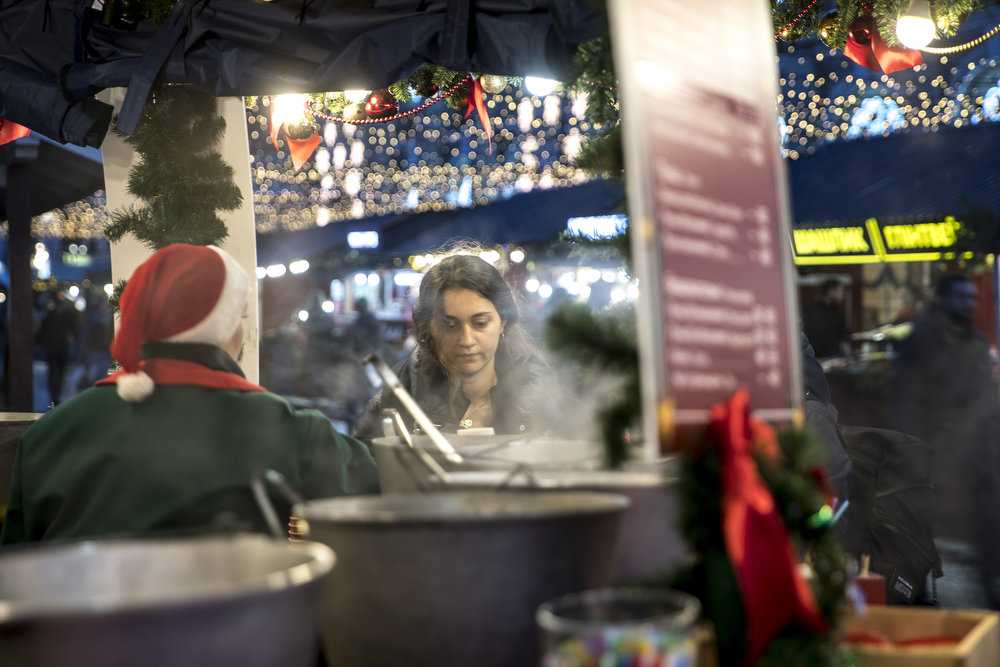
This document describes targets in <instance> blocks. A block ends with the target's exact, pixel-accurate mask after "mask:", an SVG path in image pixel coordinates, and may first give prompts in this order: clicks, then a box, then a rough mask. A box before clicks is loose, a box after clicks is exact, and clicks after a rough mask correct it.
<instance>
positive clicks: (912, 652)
mask: <svg viewBox="0 0 1000 667" xmlns="http://www.w3.org/2000/svg"><path fill="white" fill-rule="evenodd" d="M854 632H874V633H877V634H879V635H882V636H884V637H886V638H887V639H889V640H890V641H893V642H899V641H904V640H908V639H916V638H920V637H940V636H948V635H950V636H955V637H960V639H959V641H958V642H957V643H954V644H943V645H940V644H939V645H924V646H919V645H918V646H907V647H902V646H876V645H873V644H856V643H851V644H849V645H848V646H849V647H850V649H851V650H852V651H853V652H854V653H855V654H857V655H858V656H859V657H860V659H861V664H862V665H864V667H997V666H998V665H1000V615H998V614H997V613H994V612H988V611H973V610H966V609H935V608H930V607H900V606H886V605H868V608H867V613H866V614H865V615H864V616H854V615H848V616H847V617H845V619H844V623H843V629H842V631H841V635H842V636H845V635H848V634H850V633H854Z"/></svg>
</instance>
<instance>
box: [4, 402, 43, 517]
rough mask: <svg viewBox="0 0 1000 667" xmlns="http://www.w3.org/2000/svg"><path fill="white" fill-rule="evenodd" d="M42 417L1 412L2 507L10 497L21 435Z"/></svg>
mask: <svg viewBox="0 0 1000 667" xmlns="http://www.w3.org/2000/svg"><path fill="white" fill-rule="evenodd" d="M41 416H42V413H40V412H0V506H3V505H6V504H7V499H8V498H9V497H10V484H11V478H12V477H13V474H14V457H15V456H16V455H17V446H18V444H19V443H20V442H21V434H23V433H24V432H25V431H26V430H28V427H29V426H31V425H32V424H34V423H35V422H36V421H38V418H39V417H41Z"/></svg>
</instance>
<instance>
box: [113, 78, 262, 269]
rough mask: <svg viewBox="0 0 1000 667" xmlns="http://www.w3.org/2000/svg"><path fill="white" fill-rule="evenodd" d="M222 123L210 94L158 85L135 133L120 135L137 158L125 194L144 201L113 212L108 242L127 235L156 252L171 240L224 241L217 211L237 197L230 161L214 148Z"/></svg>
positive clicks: (237, 204)
mask: <svg viewBox="0 0 1000 667" xmlns="http://www.w3.org/2000/svg"><path fill="white" fill-rule="evenodd" d="M225 127H226V122H225V120H224V119H223V118H222V117H221V116H219V115H218V114H217V112H216V100H215V97H214V96H212V95H211V94H209V93H207V92H205V91H202V90H200V89H198V88H195V87H193V86H187V85H167V86H163V87H161V88H159V89H157V90H156V91H155V92H154V94H153V96H152V97H151V101H150V102H148V103H147V104H146V106H145V107H144V108H143V112H142V117H141V119H140V121H139V124H138V125H137V126H136V130H135V132H133V133H132V134H131V135H123V134H121V133H119V135H120V136H122V137H123V140H124V141H125V142H126V143H127V144H129V145H130V146H131V147H132V148H133V149H134V150H135V151H136V153H137V154H138V156H139V160H138V162H137V163H136V164H135V165H134V166H133V167H132V170H131V171H130V172H129V177H128V191H129V194H131V195H132V196H134V197H136V198H138V199H140V200H142V201H143V202H145V205H144V206H141V207H139V206H136V205H128V206H124V207H122V208H119V209H117V210H115V211H113V212H112V213H111V215H110V218H111V222H110V223H109V224H108V225H107V226H106V227H105V229H104V233H105V236H106V237H107V238H108V240H110V241H112V242H117V241H119V240H121V239H122V238H123V237H124V236H125V235H126V234H132V235H133V236H135V237H136V238H137V239H138V240H139V241H141V242H142V243H143V244H144V245H146V246H147V247H149V248H150V249H152V250H159V249H160V248H162V247H164V246H166V245H170V244H171V243H191V244H195V245H212V244H216V245H217V244H219V243H220V242H221V241H222V240H223V239H225V238H226V236H227V235H228V231H227V230H226V225H225V223H224V222H223V221H222V220H221V219H220V218H219V216H218V215H217V214H216V211H217V210H226V211H232V210H235V209H237V208H239V207H240V205H241V204H242V202H243V195H242V194H241V193H240V189H239V187H238V186H237V185H236V183H235V182H234V181H233V170H232V167H230V166H229V165H228V164H226V162H225V161H224V160H223V159H222V155H220V154H219V153H218V152H217V151H216V150H214V147H215V146H216V145H217V144H218V143H219V141H220V140H221V138H222V134H223V132H224V131H225ZM178 165H183V166H181V167H179V166H178Z"/></svg>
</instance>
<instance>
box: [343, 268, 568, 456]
mask: <svg viewBox="0 0 1000 667" xmlns="http://www.w3.org/2000/svg"><path fill="white" fill-rule="evenodd" d="M519 319H520V317H519V313H518V308H517V304H516V302H515V301H514V295H513V294H512V293H511V291H510V288H509V287H508V286H507V283H506V282H505V281H504V279H503V276H501V275H500V272H499V271H497V270H496V269H495V268H493V267H492V266H491V265H490V264H488V263H487V262H485V261H483V260H482V259H480V258H479V257H476V256H474V255H462V254H456V255H451V256H449V257H446V258H445V259H443V260H441V261H440V262H438V263H437V264H435V265H434V266H433V267H431V269H430V270H428V271H427V273H426V274H425V275H424V277H423V280H422V281H421V283H420V296H419V298H418V300H417V305H416V306H415V307H414V309H413V326H414V332H415V335H416V338H417V347H416V348H415V349H414V350H413V352H412V353H411V354H410V356H409V357H407V358H406V359H404V360H403V361H402V362H400V363H399V364H397V365H396V367H395V368H394V369H393V370H394V371H395V372H396V375H397V376H398V377H399V380H400V383H401V384H402V385H403V387H404V388H405V389H406V390H407V391H408V392H409V393H410V394H411V395H412V396H413V398H414V400H415V401H416V402H417V404H419V405H420V407H421V408H422V409H423V410H424V412H426V413H427V416H428V417H429V418H430V420H431V421H432V422H433V423H434V424H435V425H437V426H438V427H439V428H440V429H442V430H444V431H450V432H454V431H456V430H458V429H465V428H482V427H492V428H493V429H494V431H495V432H496V433H521V432H525V431H532V430H536V429H538V428H544V427H545V426H546V420H545V418H544V417H543V416H542V415H544V414H548V413H549V411H550V410H551V409H552V405H551V404H552V403H553V402H554V400H555V391H554V390H553V389H554V387H553V382H554V380H553V379H551V377H550V372H549V367H548V365H547V364H546V363H545V362H544V361H543V360H542V359H541V357H540V356H539V355H538V354H537V352H536V351H535V349H534V347H533V346H532V344H531V342H530V341H529V340H528V337H527V334H526V333H525V332H524V330H523V329H522V327H521V325H520V324H519ZM386 408H395V409H396V410H398V411H399V412H400V414H401V415H402V416H403V418H404V419H405V420H406V422H407V425H408V426H410V427H411V428H412V425H413V422H414V420H413V418H412V415H410V414H409V413H408V412H407V410H406V409H405V408H403V406H402V405H401V404H400V403H399V401H398V400H397V399H396V397H395V396H393V395H392V394H391V392H390V393H387V392H386V391H385V390H382V391H380V392H379V393H378V394H377V395H376V396H375V397H374V398H373V399H372V400H371V401H369V403H368V405H367V407H366V408H365V411H364V413H363V414H362V415H361V418H360V419H359V421H358V425H357V427H356V429H355V436H356V437H359V438H362V439H365V440H371V438H374V437H378V436H380V435H382V427H381V420H382V411H383V410H384V409H386Z"/></svg>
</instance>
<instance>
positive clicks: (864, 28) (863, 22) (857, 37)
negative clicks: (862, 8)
mask: <svg viewBox="0 0 1000 667" xmlns="http://www.w3.org/2000/svg"><path fill="white" fill-rule="evenodd" d="M875 29H876V28H875V21H873V20H872V17H870V16H859V17H858V18H856V19H855V20H854V23H852V24H851V29H850V30H849V31H848V33H847V36H848V37H850V38H851V39H853V40H854V41H855V42H857V43H858V44H860V45H861V46H868V45H869V44H871V41H872V35H873V34H875Z"/></svg>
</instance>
